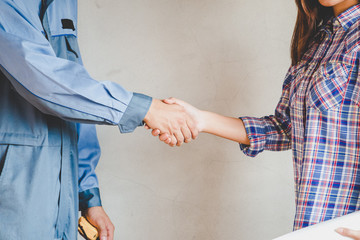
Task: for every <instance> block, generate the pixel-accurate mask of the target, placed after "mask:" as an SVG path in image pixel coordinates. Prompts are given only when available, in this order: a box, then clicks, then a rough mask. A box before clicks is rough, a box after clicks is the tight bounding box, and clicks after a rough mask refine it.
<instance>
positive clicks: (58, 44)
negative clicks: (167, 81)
mask: <svg viewBox="0 0 360 240" xmlns="http://www.w3.org/2000/svg"><path fill="white" fill-rule="evenodd" d="M42 2H43V4H42ZM151 101H152V99H151V97H149V96H146V95H143V94H139V93H132V92H129V91H126V90H125V89H124V88H122V87H121V86H119V85H118V84H115V83H112V82H98V81H96V80H94V79H93V78H91V77H90V76H89V74H88V73H87V71H86V69H85V68H84V67H83V66H82V61H81V56H80V53H79V48H78V44H77V1H76V0H47V1H41V0H0V240H17V239H30V240H31V239H46V240H48V239H64V240H65V239H66V240H68V239H71V240H73V239H76V238H77V233H76V229H77V213H78V210H79V201H78V199H79V196H80V209H86V208H88V207H92V206H98V205H100V196H99V191H98V182H97V178H96V175H95V173H94V169H95V166H96V164H97V161H98V159H99V156H100V148H99V144H98V141H97V138H96V131H95V127H94V125H93V124H107V125H117V126H118V127H119V129H120V131H121V132H122V133H127V132H132V131H133V130H134V129H135V128H136V127H138V126H141V125H142V120H143V118H144V117H145V115H146V113H147V111H148V109H149V107H150V105H151Z"/></svg>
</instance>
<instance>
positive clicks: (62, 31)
mask: <svg viewBox="0 0 360 240" xmlns="http://www.w3.org/2000/svg"><path fill="white" fill-rule="evenodd" d="M76 13H77V1H73V0H54V1H53V2H52V3H51V4H50V5H49V6H48V8H47V10H46V12H45V15H44V18H43V26H44V29H45V31H46V33H47V37H48V40H49V42H50V44H51V46H52V48H53V49H54V52H55V54H56V56H57V57H60V58H64V59H68V60H71V61H74V62H79V63H81V59H80V51H79V46H78V42H77V19H76Z"/></svg>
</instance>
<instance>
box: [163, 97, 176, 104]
mask: <svg viewBox="0 0 360 240" xmlns="http://www.w3.org/2000/svg"><path fill="white" fill-rule="evenodd" d="M162 101H163V102H164V103H166V104H175V103H176V99H175V98H173V97H171V98H167V99H164V100H162Z"/></svg>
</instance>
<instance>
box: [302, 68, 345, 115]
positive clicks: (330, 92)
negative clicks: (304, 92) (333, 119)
mask: <svg viewBox="0 0 360 240" xmlns="http://www.w3.org/2000/svg"><path fill="white" fill-rule="evenodd" d="M350 69H351V66H348V65H345V64H343V63H326V64H324V65H321V66H320V67H319V69H318V70H317V72H316V73H315V75H314V78H313V79H314V82H313V84H312V87H311V88H309V92H308V101H307V104H308V106H309V107H311V108H315V109H317V110H319V111H321V112H325V111H328V110H330V109H334V108H337V107H339V106H340V105H341V104H342V103H343V100H344V98H345V94H346V89H347V85H348V78H349V72H350Z"/></svg>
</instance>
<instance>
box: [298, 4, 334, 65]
mask: <svg viewBox="0 0 360 240" xmlns="http://www.w3.org/2000/svg"><path fill="white" fill-rule="evenodd" d="M295 2H296V5H297V7H298V14H297V19H296V23H295V29H294V33H293V36H292V41H291V60H292V64H293V65H294V64H296V63H297V62H299V61H300V60H301V58H302V56H303V55H304V53H305V51H306V50H307V48H308V45H309V43H310V41H311V39H312V38H313V37H314V35H315V33H316V31H317V30H318V28H319V27H320V26H321V25H322V24H324V23H326V21H327V20H328V19H329V18H330V17H331V16H333V10H332V8H328V7H324V6H322V5H321V4H320V3H319V1H318V0H295Z"/></svg>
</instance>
